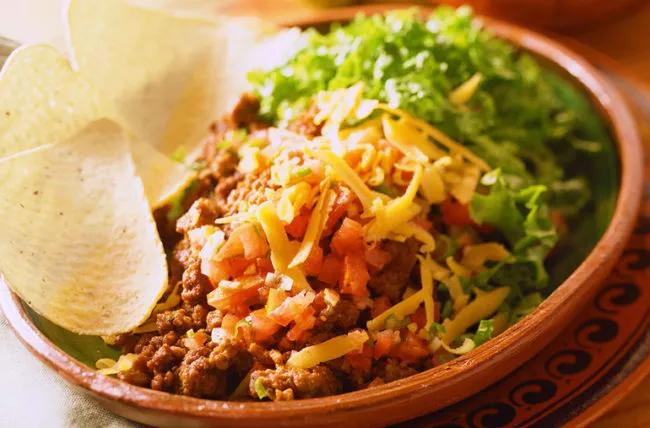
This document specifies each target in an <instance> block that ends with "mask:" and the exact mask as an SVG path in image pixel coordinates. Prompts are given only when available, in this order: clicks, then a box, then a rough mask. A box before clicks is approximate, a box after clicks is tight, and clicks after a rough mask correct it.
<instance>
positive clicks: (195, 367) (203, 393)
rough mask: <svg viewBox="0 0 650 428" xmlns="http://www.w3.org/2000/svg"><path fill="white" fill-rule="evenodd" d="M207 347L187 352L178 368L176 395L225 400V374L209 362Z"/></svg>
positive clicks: (209, 350) (209, 351) (208, 349)
mask: <svg viewBox="0 0 650 428" xmlns="http://www.w3.org/2000/svg"><path fill="white" fill-rule="evenodd" d="M210 353H211V349H210V348H209V347H207V346H204V347H202V348H199V349H196V350H192V351H189V352H188V353H187V354H186V355H185V358H183V362H182V363H181V364H180V366H179V367H178V371H177V376H178V381H179V387H178V393H180V394H183V395H190V396H192V397H198V398H214V399H219V398H226V392H227V384H226V373H225V372H224V371H223V370H220V369H219V368H217V367H215V366H214V365H213V364H212V363H211V362H210Z"/></svg>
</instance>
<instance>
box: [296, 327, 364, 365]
mask: <svg viewBox="0 0 650 428" xmlns="http://www.w3.org/2000/svg"><path fill="white" fill-rule="evenodd" d="M367 341H368V333H367V332H365V331H363V330H355V331H351V332H350V333H348V334H344V335H341V336H336V337H333V338H331V339H329V340H326V341H325V342H322V343H319V344H317V345H312V346H307V347H306V348H303V349H301V350H300V351H299V352H296V353H294V354H292V355H291V357H289V360H287V366H289V367H295V368H299V369H308V368H311V367H315V366H317V365H318V364H320V363H323V362H325V361H330V360H334V359H336V358H339V357H342V356H344V355H345V354H347V353H349V352H352V351H356V350H359V349H361V347H362V346H363V344H364V343H366V342H367Z"/></svg>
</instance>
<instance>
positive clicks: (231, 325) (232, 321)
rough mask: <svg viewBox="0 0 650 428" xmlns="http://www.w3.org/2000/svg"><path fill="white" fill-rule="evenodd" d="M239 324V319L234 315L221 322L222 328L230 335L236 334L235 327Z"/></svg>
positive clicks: (225, 317) (228, 315)
mask: <svg viewBox="0 0 650 428" xmlns="http://www.w3.org/2000/svg"><path fill="white" fill-rule="evenodd" d="M238 322H239V317H238V316H236V315H233V314H226V315H224V317H223V320H222V321H221V328H223V329H224V330H226V331H227V332H228V333H230V334H235V325H237V323H238Z"/></svg>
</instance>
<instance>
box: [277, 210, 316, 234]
mask: <svg viewBox="0 0 650 428" xmlns="http://www.w3.org/2000/svg"><path fill="white" fill-rule="evenodd" d="M310 216H311V212H310V211H307V212H301V213H300V214H298V215H297V216H296V217H294V218H293V220H292V221H291V223H289V224H288V225H286V226H285V227H284V230H286V231H287V233H288V234H289V236H291V237H292V238H293V239H302V237H303V236H305V231H306V230H307V225H308V224H309V217H310Z"/></svg>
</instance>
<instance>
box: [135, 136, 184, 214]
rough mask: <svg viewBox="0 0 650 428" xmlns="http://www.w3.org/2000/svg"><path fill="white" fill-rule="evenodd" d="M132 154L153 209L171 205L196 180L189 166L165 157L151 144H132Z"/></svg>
mask: <svg viewBox="0 0 650 428" xmlns="http://www.w3.org/2000/svg"><path fill="white" fill-rule="evenodd" d="M131 154H132V155H133V161H134V162H135V165H136V168H137V171H138V175H139V176H140V178H141V179H142V182H143V184H144V192H145V194H146V195H147V199H148V200H149V204H150V205H151V206H152V207H153V208H158V207H161V206H164V205H166V204H168V203H170V202H171V200H172V199H174V197H176V196H177V195H179V194H180V193H181V191H182V190H184V189H185V188H186V187H188V186H189V185H190V184H191V183H192V181H193V180H194V179H195V178H196V172H195V171H192V169H191V168H190V166H189V165H186V164H184V163H180V162H176V161H175V160H173V159H172V158H170V157H169V156H165V155H163V154H162V153H160V152H159V151H158V150H156V149H155V148H154V147H153V146H152V145H151V144H147V143H140V144H132V145H131Z"/></svg>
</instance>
